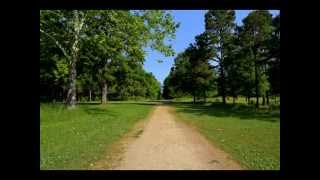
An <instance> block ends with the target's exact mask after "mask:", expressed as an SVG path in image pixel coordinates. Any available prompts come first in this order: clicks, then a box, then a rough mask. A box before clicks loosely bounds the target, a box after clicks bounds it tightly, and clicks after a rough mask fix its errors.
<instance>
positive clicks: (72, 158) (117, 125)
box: [40, 102, 153, 169]
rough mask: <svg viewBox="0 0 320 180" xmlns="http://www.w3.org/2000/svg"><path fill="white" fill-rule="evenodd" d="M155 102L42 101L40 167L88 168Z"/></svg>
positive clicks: (147, 111) (143, 115)
mask: <svg viewBox="0 0 320 180" xmlns="http://www.w3.org/2000/svg"><path fill="white" fill-rule="evenodd" d="M152 108H153V105H152V103H133V102H121V103H120V102H116V103H112V102H109V104H107V105H105V106H103V105H99V104H97V103H96V104H95V103H91V104H80V105H78V106H77V107H76V108H75V109H73V110H67V109H65V108H64V107H63V105H61V104H40V169H87V168H88V167H89V165H90V164H91V163H93V162H95V161H97V160H99V159H100V158H101V157H102V156H103V155H104V153H105V150H106V149H107V148H108V145H110V144H112V143H113V142H115V141H116V140H118V139H119V138H120V137H121V136H123V135H124V134H125V133H126V132H128V131H129V130H130V128H131V127H133V125H134V124H135V123H136V122H138V121H139V120H141V119H143V118H145V117H146V116H147V115H148V113H149V112H150V111H151V109H152Z"/></svg>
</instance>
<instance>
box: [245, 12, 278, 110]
mask: <svg viewBox="0 0 320 180" xmlns="http://www.w3.org/2000/svg"><path fill="white" fill-rule="evenodd" d="M272 28H273V27H272V15H271V14H270V13H269V11H266V10H258V11H253V12H251V13H250V14H249V15H248V16H247V17H246V18H245V19H244V20H243V32H242V33H243V34H242V40H243V42H244V46H245V47H246V48H248V49H249V50H250V51H251V52H252V55H253V57H252V61H253V63H254V74H255V96H256V107H259V96H260V95H261V94H264V93H263V91H266V90H267V89H268V88H267V85H266V84H267V82H265V81H266V78H265V77H264V75H263V71H262V70H261V67H262V66H261V65H262V64H263V63H262V59H263V58H265V56H266V55H267V53H266V52H267V51H268V48H267V45H268V40H269V39H270V35H271V32H272Z"/></svg>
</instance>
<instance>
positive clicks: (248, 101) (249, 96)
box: [248, 96, 250, 104]
mask: <svg viewBox="0 0 320 180" xmlns="http://www.w3.org/2000/svg"><path fill="white" fill-rule="evenodd" d="M248 104H250V96H248Z"/></svg>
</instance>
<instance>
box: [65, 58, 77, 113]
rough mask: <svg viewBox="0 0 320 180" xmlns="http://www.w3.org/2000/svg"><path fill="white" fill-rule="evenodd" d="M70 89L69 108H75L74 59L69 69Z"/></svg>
mask: <svg viewBox="0 0 320 180" xmlns="http://www.w3.org/2000/svg"><path fill="white" fill-rule="evenodd" d="M69 72H70V74H69V89H68V93H67V100H66V103H67V105H68V106H69V108H74V107H75V105H76V76H77V70H76V60H75V59H73V60H72V62H71V65H70V68H69Z"/></svg>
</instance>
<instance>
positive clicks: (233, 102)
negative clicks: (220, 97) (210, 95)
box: [232, 96, 236, 104]
mask: <svg viewBox="0 0 320 180" xmlns="http://www.w3.org/2000/svg"><path fill="white" fill-rule="evenodd" d="M232 98H233V99H232V104H235V103H236V97H234V96H233V97H232Z"/></svg>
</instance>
